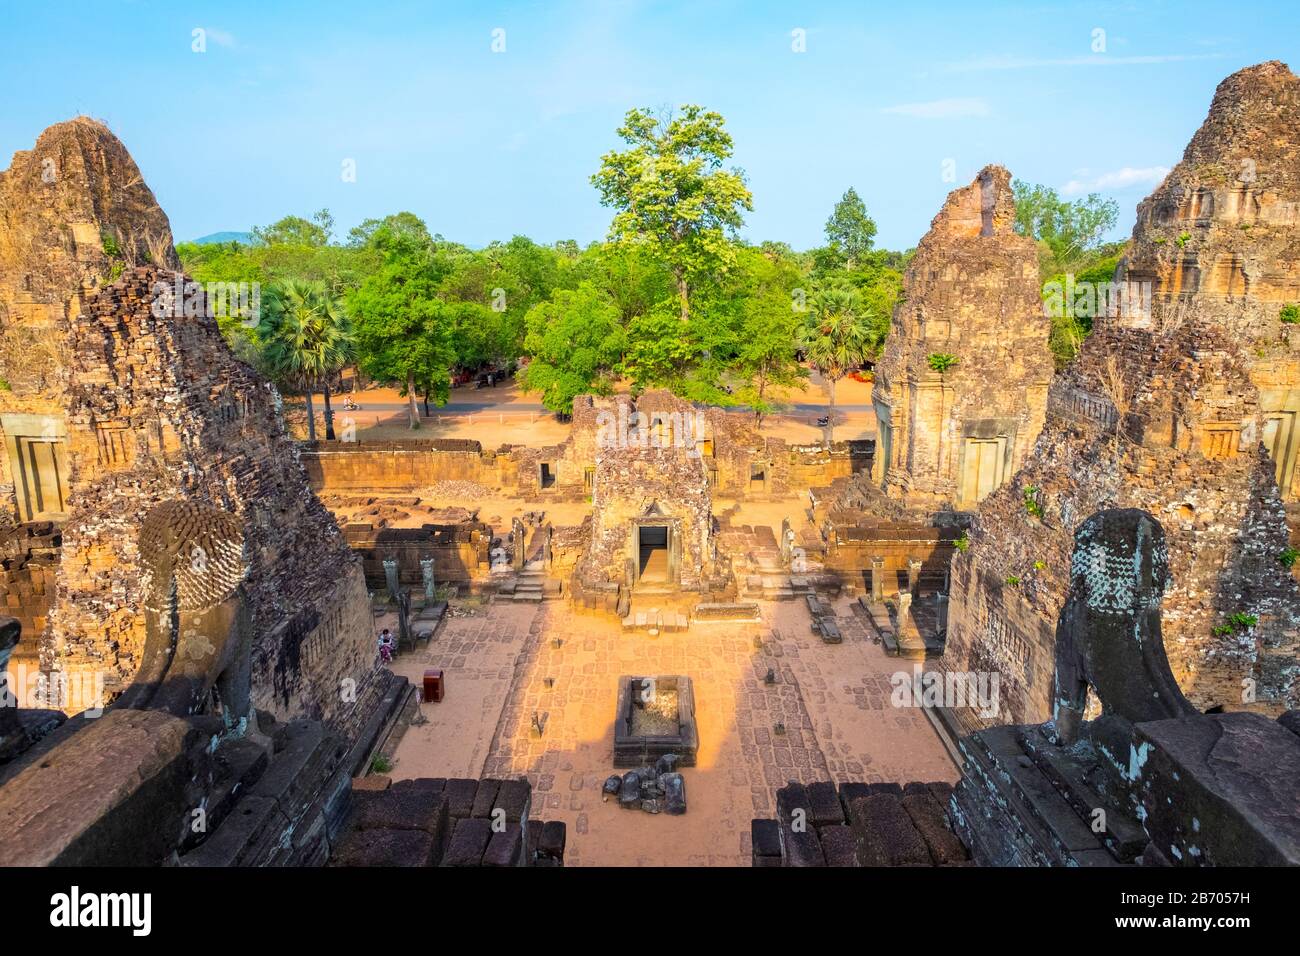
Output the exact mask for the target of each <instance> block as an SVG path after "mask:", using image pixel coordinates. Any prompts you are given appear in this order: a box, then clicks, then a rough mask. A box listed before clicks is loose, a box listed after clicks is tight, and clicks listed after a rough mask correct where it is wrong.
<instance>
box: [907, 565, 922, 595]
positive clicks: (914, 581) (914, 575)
mask: <svg viewBox="0 0 1300 956" xmlns="http://www.w3.org/2000/svg"><path fill="white" fill-rule="evenodd" d="M920 584H921V559H920V558H908V559H907V590H908V591H910V592H911V594H912V596H913V597H916V592H917V588H918V587H919V586H920Z"/></svg>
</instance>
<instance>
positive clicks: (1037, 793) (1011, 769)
mask: <svg viewBox="0 0 1300 956" xmlns="http://www.w3.org/2000/svg"><path fill="white" fill-rule="evenodd" d="M1021 732H1022V731H1021V728H1017V727H992V728H989V729H987V730H981V731H978V732H976V733H974V734H971V735H970V736H968V737H965V738H963V739H962V740H961V741H960V743H959V745H958V746H959V747H960V749H961V752H962V756H963V758H964V759H965V761H966V767H965V772H964V773H963V776H962V782H961V783H960V784H959V785H958V787H957V791H956V794H955V802H956V807H957V809H958V811H959V812H958V814H957V820H956V822H957V825H958V826H959V829H960V832H961V836H962V839H963V841H964V842H966V843H967V844H968V845H969V846H970V847H971V848H972V851H973V852H974V855H975V858H976V860H977V861H979V862H980V863H981V864H983V865H990V866H1121V865H1131V864H1128V863H1126V862H1121V861H1120V860H1118V859H1116V857H1115V856H1114V855H1112V853H1111V852H1110V851H1109V850H1108V849H1107V847H1106V845H1105V844H1104V843H1103V842H1102V840H1101V839H1100V838H1099V837H1098V835H1097V834H1095V833H1093V832H1092V830H1091V829H1090V828H1089V826H1088V824H1087V823H1085V821H1084V820H1083V819H1081V818H1080V816H1079V814H1078V812H1077V811H1076V810H1075V808H1074V807H1073V806H1071V805H1070V803H1069V802H1068V801H1067V800H1066V799H1065V798H1064V797H1062V795H1061V794H1060V793H1059V792H1058V791H1057V789H1056V787H1055V786H1054V785H1053V783H1052V781H1051V780H1050V779H1049V778H1048V777H1047V776H1046V775H1045V774H1044V773H1043V772H1042V770H1040V769H1039V767H1038V766H1037V765H1036V764H1035V762H1034V760H1033V759H1032V758H1031V757H1030V756H1029V755H1028V754H1026V753H1025V750H1024V748H1023V746H1022V745H1021V742H1020V734H1021Z"/></svg>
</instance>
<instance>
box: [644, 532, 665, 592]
mask: <svg viewBox="0 0 1300 956" xmlns="http://www.w3.org/2000/svg"><path fill="white" fill-rule="evenodd" d="M637 556H638V559H639V564H638V567H639V573H638V577H639V578H640V580H642V581H659V582H666V581H667V580H668V527H667V526H666V525H640V526H638V527H637Z"/></svg>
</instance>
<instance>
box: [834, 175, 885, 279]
mask: <svg viewBox="0 0 1300 956" xmlns="http://www.w3.org/2000/svg"><path fill="white" fill-rule="evenodd" d="M875 238H876V223H875V220H873V219H872V218H871V217H870V216H869V215H867V205H866V203H864V202H863V201H862V199H861V198H860V197H859V196H858V194H857V191H856V190H854V189H853V188H852V187H849V190H848V191H847V192H846V193H845V194H844V196H843V198H842V199H840V201H839V202H837V203H836V204H835V209H834V210H833V211H832V212H831V215H830V218H829V219H827V220H826V241H827V242H828V243H829V244H830V248H831V249H833V250H835V252H837V253H839V254H840V255H842V256H843V257H844V261H845V264H846V265H847V266H848V267H849V268H850V269H852V268H854V267H855V266H856V265H857V263H859V262H860V261H861V260H862V257H863V256H865V255H866V254H867V253H868V252H869V251H870V250H871V246H872V244H873V243H874V242H875Z"/></svg>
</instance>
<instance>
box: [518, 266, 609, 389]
mask: <svg viewBox="0 0 1300 956" xmlns="http://www.w3.org/2000/svg"><path fill="white" fill-rule="evenodd" d="M527 326H528V334H527V336H526V337H525V338H524V348H525V350H526V351H527V352H528V354H529V355H531V356H532V361H531V362H530V363H529V364H528V366H527V367H526V368H525V369H524V370H523V372H521V373H520V383H521V384H522V385H523V387H524V388H526V389H529V390H530V391H535V392H541V395H542V404H543V405H545V406H546V407H547V408H549V409H550V410H551V411H553V412H558V413H560V414H562V415H570V414H572V413H573V400H574V398H576V397H577V396H579V395H582V394H584V393H587V392H595V393H596V394H598V395H607V394H609V392H610V391H611V390H612V386H613V380H614V370H615V368H616V367H617V366H618V363H619V360H620V359H621V358H622V356H623V349H624V348H625V347H626V344H627V336H626V333H625V332H624V330H623V326H622V324H621V323H620V322H619V312H618V307H617V306H616V305H615V304H614V303H613V302H612V301H611V300H610V298H609V296H607V295H605V294H604V293H603V292H601V291H600V290H599V289H597V288H596V287H595V286H594V285H592V284H591V283H590V282H583V283H582V284H580V285H579V286H578V288H576V289H573V290H568V289H562V290H560V291H558V292H556V293H555V295H554V296H553V297H552V298H551V299H550V300H548V301H546V302H539V303H538V304H537V305H535V306H533V307H532V308H531V309H529V310H528V318H527Z"/></svg>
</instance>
